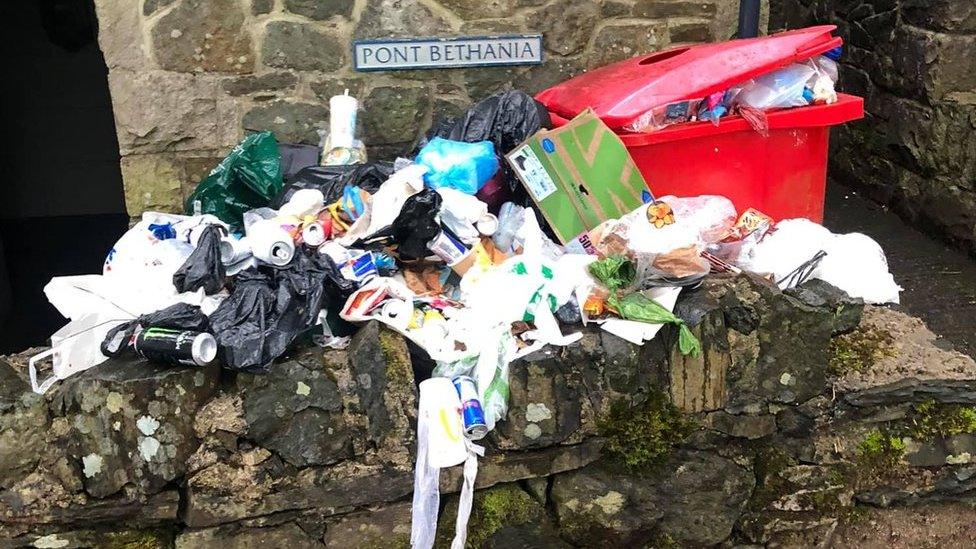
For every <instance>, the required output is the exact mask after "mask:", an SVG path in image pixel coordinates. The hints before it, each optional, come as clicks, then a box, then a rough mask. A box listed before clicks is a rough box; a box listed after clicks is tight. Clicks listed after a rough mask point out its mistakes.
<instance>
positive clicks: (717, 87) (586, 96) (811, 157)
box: [536, 26, 864, 223]
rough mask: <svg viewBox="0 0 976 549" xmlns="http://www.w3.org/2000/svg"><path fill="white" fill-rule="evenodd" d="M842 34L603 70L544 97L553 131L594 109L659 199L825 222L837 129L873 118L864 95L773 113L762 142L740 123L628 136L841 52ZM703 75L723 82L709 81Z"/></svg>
mask: <svg viewBox="0 0 976 549" xmlns="http://www.w3.org/2000/svg"><path fill="white" fill-rule="evenodd" d="M833 29H834V27H833V26H821V27H811V28H809V29H801V30H798V31H789V32H786V33H780V34H776V35H772V36H768V37H764V38H754V39H747V40H735V41H731V42H724V43H720V44H706V45H702V46H693V47H686V48H676V49H674V50H668V51H666V52H661V53H657V54H654V55H651V56H641V57H636V58H634V59H630V60H627V61H622V62H620V63H616V64H613V65H609V66H607V67H603V68H600V69H597V70H594V71H592V72H589V73H586V74H584V75H581V76H578V77H576V78H573V79H570V80H567V81H566V82H563V83H562V84H558V85H556V86H554V87H552V88H550V89H548V90H545V91H542V92H540V93H539V94H538V95H537V96H536V98H537V99H538V100H539V101H540V102H542V103H543V104H544V105H546V107H547V108H548V109H549V112H550V115H551V116H552V119H553V122H554V124H556V125H557V126H559V125H562V124H564V123H565V122H566V121H567V120H568V119H570V118H572V117H573V116H575V115H576V114H578V113H579V112H582V111H583V110H585V109H586V108H592V109H594V110H595V111H596V113H597V115H598V116H600V118H601V119H603V121H604V122H606V123H607V125H609V126H610V127H611V128H613V129H615V130H616V131H617V133H618V135H620V138H621V139H622V140H623V142H624V144H625V145H626V146H627V148H628V150H629V151H630V153H631V156H632V157H633V159H634V162H635V163H636V164H637V167H638V168H639V169H640V170H641V173H642V174H643V175H644V178H645V180H646V181H647V184H648V186H649V187H650V188H651V190H652V191H653V192H654V194H655V195H656V196H664V195H668V194H673V195H676V196H695V195H700V194H718V195H723V196H726V197H728V198H729V199H731V200H732V202H733V203H734V204H735V207H736V209H737V210H738V211H740V212H741V211H744V210H745V209H747V208H756V209H758V210H760V211H762V212H763V213H765V214H767V215H769V216H771V217H773V218H774V219H777V220H779V219H787V218H793V217H805V218H807V219H810V220H812V221H816V222H818V223H819V222H821V221H822V220H823V205H824V193H825V189H826V176H827V142H828V137H829V133H830V127H831V126H834V125H837V124H842V123H844V122H847V121H850V120H856V119H858V118H861V117H862V116H863V115H864V103H863V100H862V99H861V98H860V97H855V96H852V95H846V94H838V101H837V102H836V103H833V104H830V105H811V106H807V107H797V108H793V109H781V110H777V111H770V112H768V113H767V120H768V123H769V136H768V137H763V136H762V135H760V134H759V133H758V132H756V131H755V130H753V129H752V128H751V127H750V126H749V124H748V123H747V122H746V121H745V120H744V119H743V118H741V117H739V116H726V117H723V118H722V119H721V122H720V124H719V125H718V126H715V125H713V124H712V123H711V122H689V123H685V124H677V125H674V126H670V127H667V128H664V129H661V130H658V131H654V132H650V133H628V132H626V131H624V130H622V129H621V128H622V127H623V126H625V125H627V124H629V123H630V122H632V121H633V120H634V119H636V118H637V117H638V116H640V115H641V114H643V113H644V112H647V111H648V110H650V109H651V108H653V107H655V106H659V105H664V104H668V103H671V102H674V101H680V100H683V99H695V98H698V97H704V96H707V95H709V94H711V93H715V92H718V91H722V90H725V89H727V88H728V87H730V86H732V85H735V84H737V83H741V82H743V81H745V80H748V79H749V78H752V77H754V76H758V75H760V74H764V73H766V72H769V71H772V70H775V69H777V68H779V67H782V66H786V65H788V64H789V63H792V62H794V61H799V60H803V59H808V58H810V57H812V56H814V55H818V54H820V53H823V52H825V51H827V50H830V49H832V48H834V47H836V46H838V45H840V38H837V37H833V36H831V35H830V32H831V31H833ZM702 75H714V77H713V78H705V77H703V76H702Z"/></svg>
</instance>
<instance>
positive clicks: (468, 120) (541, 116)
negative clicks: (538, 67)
mask: <svg viewBox="0 0 976 549" xmlns="http://www.w3.org/2000/svg"><path fill="white" fill-rule="evenodd" d="M551 127H552V120H551V119H550V118H549V111H548V110H546V108H545V106H544V105H543V104H542V103H539V102H538V101H536V100H535V99H533V98H532V96H531V95H529V94H527V93H525V92H523V91H520V90H510V91H503V92H498V93H496V94H494V95H492V96H490V97H487V98H486V99H483V100H481V101H479V102H478V103H475V104H474V106H472V107H471V108H470V109H468V112H466V113H465V114H464V115H463V116H459V117H457V118H448V119H445V120H442V121H440V123H438V124H435V125H434V127H432V128H431V129H430V131H429V132H427V136H426V138H424V139H422V140H421V142H420V144H419V146H418V148H417V150H418V151H419V150H420V148H422V147H423V146H424V145H426V144H427V142H428V141H430V140H431V139H433V138H435V137H442V138H444V139H450V140H452V141H464V142H466V143H474V142H476V141H491V142H492V143H494V144H495V152H497V153H498V154H499V155H502V156H504V155H506V154H508V153H510V152H512V150H513V149H515V147H517V146H518V145H519V144H521V143H522V142H523V141H525V140H526V139H528V138H529V137H530V136H531V135H533V134H534V133H535V132H537V131H539V130H540V129H542V128H546V129H548V128H551ZM501 164H502V170H503V175H504V178H505V183H506V185H507V186H508V189H509V191H511V193H512V198H513V201H515V202H517V203H520V204H522V205H528V204H531V202H532V201H531V199H530V198H529V195H528V193H526V192H525V189H524V188H523V187H522V184H521V183H520V182H519V180H518V178H517V177H516V176H515V172H513V171H512V169H511V168H510V167H509V166H508V164H507V163H506V162H502V163H501Z"/></svg>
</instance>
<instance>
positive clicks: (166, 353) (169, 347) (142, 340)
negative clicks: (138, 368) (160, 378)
mask: <svg viewBox="0 0 976 549" xmlns="http://www.w3.org/2000/svg"><path fill="white" fill-rule="evenodd" d="M134 347H135V351H136V353H138V354H139V355H141V356H142V357H143V358H145V359H146V360H148V361H150V362H164V363H168V364H185V365H187V366H205V365H207V364H209V363H211V362H213V360H214V359H215V358H217V340H216V339H214V336H212V335H210V334H208V333H204V332H193V331H183V330H172V329H169V328H146V329H145V330H142V331H141V332H139V333H138V334H136V337H135V345H134Z"/></svg>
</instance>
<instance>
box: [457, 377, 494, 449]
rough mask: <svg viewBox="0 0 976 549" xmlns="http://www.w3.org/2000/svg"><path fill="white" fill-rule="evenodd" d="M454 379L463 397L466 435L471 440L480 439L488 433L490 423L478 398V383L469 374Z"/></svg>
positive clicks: (462, 411)
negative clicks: (486, 419) (486, 421)
mask: <svg viewBox="0 0 976 549" xmlns="http://www.w3.org/2000/svg"><path fill="white" fill-rule="evenodd" d="M453 381H454V388H455V389H457V392H458V397H460V399H461V419H462V420H463V422H464V435H465V436H466V437H468V438H469V439H471V440H480V439H482V438H484V437H485V435H487V434H488V424H487V423H485V411H484V410H483V409H482V408H481V401H480V400H478V385H477V384H475V382H474V379H472V378H470V377H468V376H457V377H456V378H454V380H453Z"/></svg>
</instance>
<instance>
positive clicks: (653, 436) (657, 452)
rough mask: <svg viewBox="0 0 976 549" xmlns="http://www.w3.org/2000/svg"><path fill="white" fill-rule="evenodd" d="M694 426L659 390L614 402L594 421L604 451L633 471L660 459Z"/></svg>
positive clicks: (645, 467) (651, 464)
mask: <svg viewBox="0 0 976 549" xmlns="http://www.w3.org/2000/svg"><path fill="white" fill-rule="evenodd" d="M694 428H695V423H694V422H693V421H692V420H691V419H690V418H688V417H686V416H685V415H684V414H682V413H681V411H680V410H679V409H678V408H677V407H676V406H674V404H672V403H671V402H670V401H669V400H668V399H667V397H666V396H665V395H664V393H661V392H659V391H654V392H652V393H650V394H648V395H646V396H645V397H644V398H643V400H641V401H639V402H635V403H630V402H628V401H627V400H623V399H622V400H618V401H616V402H614V403H613V404H611V406H610V409H609V411H608V412H607V414H606V415H605V416H604V417H603V418H602V419H601V420H600V421H599V422H598V432H599V434H600V435H601V436H603V437H605V438H606V439H607V444H606V446H605V447H604V449H605V451H606V453H607V455H608V456H609V457H611V458H612V459H614V460H616V461H619V462H620V463H621V464H623V465H624V466H626V467H627V468H628V469H630V470H631V471H634V472H637V471H641V470H646V469H648V468H650V467H653V466H654V465H657V464H659V463H661V462H662V461H664V459H665V458H666V457H667V456H668V454H670V452H671V450H672V448H674V446H675V445H677V444H679V443H681V442H682V441H684V440H685V438H687V437H688V435H690V434H691V432H692V431H693V430H694Z"/></svg>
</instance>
